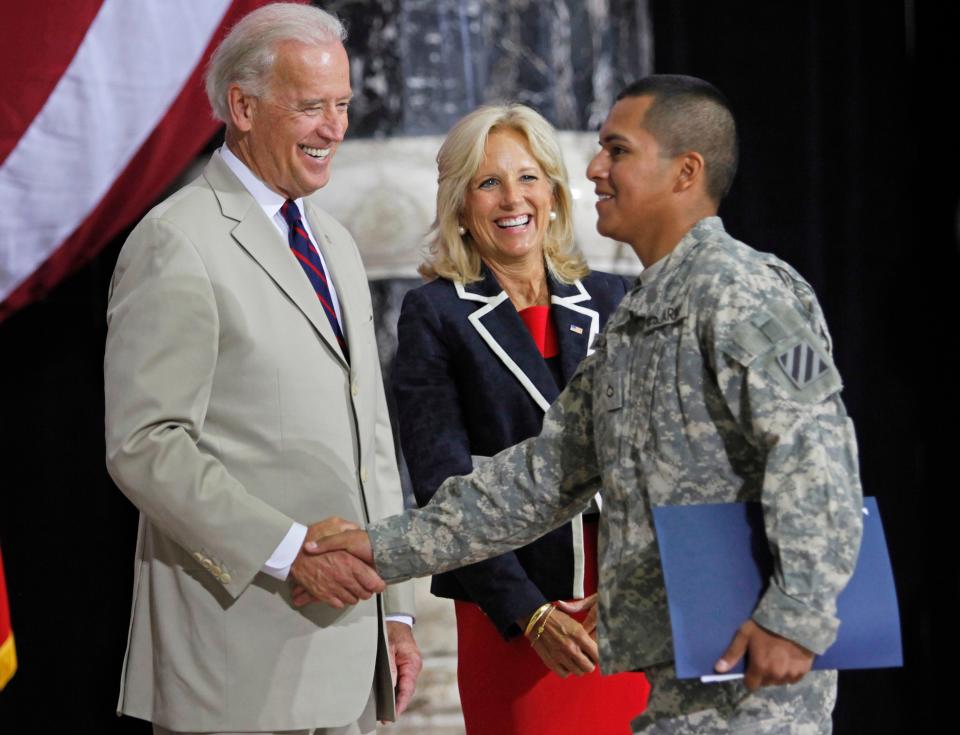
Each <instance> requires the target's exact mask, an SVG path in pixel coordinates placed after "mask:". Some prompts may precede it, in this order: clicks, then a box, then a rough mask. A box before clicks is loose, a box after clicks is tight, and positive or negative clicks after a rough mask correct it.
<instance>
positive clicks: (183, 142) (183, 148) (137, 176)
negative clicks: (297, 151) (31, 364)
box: [0, 0, 268, 321]
mask: <svg viewBox="0 0 960 735" xmlns="http://www.w3.org/2000/svg"><path fill="white" fill-rule="evenodd" d="M267 1H268V0H233V3H232V4H231V5H230V8H229V9H228V10H227V12H226V14H225V15H224V17H223V21H222V23H221V24H220V27H219V28H218V29H217V32H216V33H214V34H213V36H212V37H211V39H210V43H209V44H208V45H207V49H206V51H204V54H203V58H202V59H201V60H200V63H199V64H197V67H196V68H195V69H194V71H193V73H192V74H191V75H190V77H189V79H187V81H186V83H185V84H184V87H183V91H182V92H181V93H180V95H179V96H178V97H177V98H176V100H175V101H174V102H173V104H172V105H171V106H170V109H169V110H167V113H166V115H165V116H164V117H163V118H162V119H161V120H160V122H159V123H158V124H157V127H156V128H154V131H153V133H151V134H150V137H148V138H147V140H146V141H145V142H144V144H143V146H142V147H141V148H140V150H139V151H138V152H137V153H136V155H134V157H133V158H132V159H130V163H129V164H127V167H126V169H124V171H123V173H121V174H120V176H118V177H117V179H116V181H114V183H113V186H112V187H111V188H110V190H109V191H108V192H107V194H106V196H104V198H103V199H102V200H101V201H100V203H99V204H98V205H97V207H96V208H95V209H94V210H93V211H92V212H91V213H90V216H89V217H87V219H86V220H84V222H83V224H81V225H80V226H79V227H78V228H77V229H76V230H75V231H74V232H73V234H72V235H70V236H69V237H68V238H67V239H66V240H65V241H64V243H63V244H62V245H61V246H60V247H59V248H58V249H57V250H55V251H54V252H53V254H52V255H51V256H50V257H49V258H47V260H46V261H45V262H44V263H43V265H41V266H40V267H39V268H38V269H37V270H36V271H34V273H33V274H32V275H31V276H30V277H29V278H27V279H26V280H25V281H24V282H23V283H21V284H20V285H19V286H18V287H17V288H16V289H14V290H13V291H12V292H11V293H10V295H9V296H7V298H6V300H5V301H4V302H3V303H0V321H3V320H4V319H5V318H6V317H8V316H9V315H10V314H11V313H13V312H14V311H16V310H17V309H19V308H21V307H23V306H25V305H26V304H28V303H29V302H31V301H35V300H37V299H40V298H42V297H43V296H45V295H46V294H47V293H48V292H49V291H51V290H52V289H53V288H54V287H55V286H56V285H57V284H58V283H59V282H60V281H61V280H63V279H64V278H65V277H66V276H68V275H70V274H71V273H73V272H74V271H76V270H77V269H78V268H80V266H82V265H83V264H84V263H86V262H87V261H89V260H91V259H92V258H93V257H94V256H95V255H97V253H99V252H100V251H101V250H102V249H103V247H104V246H105V245H106V244H107V243H108V242H110V240H112V239H113V238H114V237H116V236H117V235H118V234H120V233H121V232H122V231H123V230H124V229H125V228H127V227H129V226H130V225H131V224H133V223H134V222H136V221H137V220H138V219H139V218H140V217H142V216H143V215H144V213H145V212H146V211H147V210H148V209H149V208H150V207H151V206H152V205H153V204H154V203H155V202H156V201H157V200H158V199H159V198H160V197H161V196H162V195H163V193H164V192H165V190H166V189H167V187H169V186H170V184H171V183H172V182H173V180H174V179H175V178H176V177H177V176H178V175H179V174H180V172H181V171H183V170H184V169H185V168H186V167H187V165H188V164H189V163H190V162H191V161H193V159H194V157H195V156H196V155H197V153H199V152H200V150H201V149H202V148H203V146H204V145H205V144H206V142H207V141H208V140H210V138H211V136H213V134H214V133H215V132H216V130H217V128H218V127H219V125H220V123H219V122H217V121H216V120H214V119H213V118H212V117H211V116H210V115H211V113H210V104H209V103H208V102H207V95H206V92H205V91H204V88H203V70H204V67H205V66H206V63H207V60H208V59H209V58H210V54H211V53H212V52H213V49H214V48H216V45H217V44H218V43H219V42H220V40H221V39H222V38H223V36H224V35H226V32H227V30H229V29H230V28H231V27H232V26H233V25H234V24H235V23H236V22H237V21H238V20H240V18H242V17H243V16H244V15H246V14H247V13H249V12H250V11H251V10H254V9H255V8H258V7H260V6H261V5H265V4H266V3H267ZM11 5H14V4H11ZM17 7H19V6H17ZM67 7H70V9H71V10H72V8H73V4H72V3H71V4H69V5H62V6H61V5H60V4H58V5H57V8H58V10H60V12H63V9H64V8H67ZM82 7H83V8H84V10H86V9H87V8H86V4H84V5H83V6H82ZM20 12H22V9H21V11H20ZM30 12H33V10H32V9H31V11H30ZM94 15H95V13H94ZM70 17H71V20H72V21H73V22H78V19H77V18H74V17H73V16H70ZM92 19H93V16H91V17H90V19H89V20H92ZM87 26H89V21H88V22H87V23H86V25H84V26H83V31H84V33H85V32H86V29H87ZM80 35H81V38H82V36H83V34H80ZM77 45H79V40H78V41H77ZM75 50H76V49H75V48H74V51H75ZM71 57H72V54H71ZM67 63H69V60H67ZM14 68H15V67H14ZM21 86H22V85H21ZM18 89H19V87H13V90H14V91H16V90H18ZM51 90H52V87H51ZM49 91H50V90H48V92H47V94H48V95H49ZM0 98H2V95H0ZM45 100H46V96H44V101H45ZM41 106H42V103H41ZM37 111H39V108H38V110H37ZM37 111H34V114H33V115H32V116H31V118H30V120H32V119H33V117H34V116H35V115H36V112H37ZM28 124H29V123H28ZM18 137H19V136H18ZM2 152H3V151H2V149H0V153H2ZM6 153H9V151H6Z"/></svg>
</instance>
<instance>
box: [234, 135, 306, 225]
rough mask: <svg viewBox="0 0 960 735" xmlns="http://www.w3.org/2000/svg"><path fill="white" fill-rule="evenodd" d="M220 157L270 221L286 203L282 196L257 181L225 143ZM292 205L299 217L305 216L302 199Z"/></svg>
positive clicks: (254, 175)
mask: <svg viewBox="0 0 960 735" xmlns="http://www.w3.org/2000/svg"><path fill="white" fill-rule="evenodd" d="M220 157H221V158H223V162H224V163H225V164H227V168H229V169H230V170H231V171H233V174H234V175H235V176H236V177H237V178H238V179H240V183H241V184H243V188H245V189H246V190H247V192H248V193H249V194H250V196H252V197H253V198H254V200H255V201H256V202H257V204H259V205H260V208H261V209H262V210H263V211H264V213H265V214H266V215H267V217H269V218H270V219H273V218H275V217H276V216H277V212H279V211H280V207H282V206H283V203H284V202H285V201H287V200H286V199H285V198H284V196H283V195H282V194H278V193H277V192H275V191H274V190H273V189H271V188H270V187H268V186H267V185H266V184H264V183H263V182H262V181H261V180H260V179H258V178H257V176H256V174H254V173H253V171H251V170H250V169H249V168H248V167H247V164H245V163H244V162H243V161H241V160H240V159H239V158H237V157H236V155H234V153H233V151H231V150H230V148H229V147H228V146H227V144H226V143H224V144H223V145H222V146H220ZM294 203H295V204H296V205H297V208H298V209H299V210H300V213H301V215H302V216H306V215H305V214H304V212H303V198H302V197H301V198H300V199H296V200H294Z"/></svg>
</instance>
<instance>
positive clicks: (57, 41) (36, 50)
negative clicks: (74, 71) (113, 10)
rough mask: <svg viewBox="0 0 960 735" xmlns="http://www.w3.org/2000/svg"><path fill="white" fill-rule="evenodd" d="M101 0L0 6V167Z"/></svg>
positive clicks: (69, 58)
mask: <svg viewBox="0 0 960 735" xmlns="http://www.w3.org/2000/svg"><path fill="white" fill-rule="evenodd" d="M101 5H103V0H71V2H70V3H69V4H68V3H29V4H25V3H16V2H5V3H0V28H2V29H3V43H0V90H3V94H0V164H2V163H3V161H4V160H5V159H6V157H7V156H9V155H10V151H12V150H13V149H14V148H15V147H16V145H17V141H18V140H20V137H21V136H22V135H23V134H24V133H25V132H26V130H27V128H29V127H30V123H32V122H33V119H34V118H35V117H36V116H37V113H38V112H40V110H41V109H42V108H43V105H44V103H45V102H46V101H47V98H48V97H49V96H50V93H51V92H52V91H53V88H54V87H56V86H57V83H58V82H59V81H60V77H61V76H62V75H63V72H64V71H65V70H66V68H67V67H68V66H69V65H70V62H71V61H73V55H74V54H75V53H76V52H77V49H78V48H79V47H80V42H81V41H83V37H84V36H85V35H86V33H87V28H88V27H89V26H90V24H91V23H92V22H93V19H94V18H95V17H96V15H97V12H98V11H99V10H100V6H101Z"/></svg>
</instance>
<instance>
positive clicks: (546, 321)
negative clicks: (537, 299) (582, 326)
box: [520, 306, 560, 359]
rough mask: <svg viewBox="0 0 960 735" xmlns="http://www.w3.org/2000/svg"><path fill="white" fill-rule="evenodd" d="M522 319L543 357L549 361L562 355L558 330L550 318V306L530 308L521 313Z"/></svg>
mask: <svg viewBox="0 0 960 735" xmlns="http://www.w3.org/2000/svg"><path fill="white" fill-rule="evenodd" d="M520 318H521V319H523V323H524V325H526V327H527V331H528V332H530V336H531V337H533V341H534V342H535V343H536V345H537V349H538V350H540V356H541V357H543V358H544V359H547V358H548V357H556V356H557V355H558V354H559V353H560V346H559V345H558V344H557V329H556V327H554V326H553V319H551V318H550V307H549V306H528V307H527V308H526V309H523V310H522V311H521V312H520Z"/></svg>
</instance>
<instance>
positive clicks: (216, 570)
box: [210, 564, 223, 579]
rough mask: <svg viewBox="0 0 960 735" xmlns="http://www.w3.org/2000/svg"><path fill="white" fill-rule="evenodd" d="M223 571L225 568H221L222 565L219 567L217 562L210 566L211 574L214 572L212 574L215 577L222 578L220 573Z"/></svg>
mask: <svg viewBox="0 0 960 735" xmlns="http://www.w3.org/2000/svg"><path fill="white" fill-rule="evenodd" d="M222 571H223V570H222V569H220V567H218V566H217V565H216V564H214V565H213V566H212V567H210V574H212V575H213V576H214V577H216V578H217V579H220V574H221V572H222Z"/></svg>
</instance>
